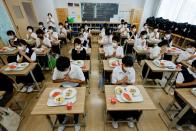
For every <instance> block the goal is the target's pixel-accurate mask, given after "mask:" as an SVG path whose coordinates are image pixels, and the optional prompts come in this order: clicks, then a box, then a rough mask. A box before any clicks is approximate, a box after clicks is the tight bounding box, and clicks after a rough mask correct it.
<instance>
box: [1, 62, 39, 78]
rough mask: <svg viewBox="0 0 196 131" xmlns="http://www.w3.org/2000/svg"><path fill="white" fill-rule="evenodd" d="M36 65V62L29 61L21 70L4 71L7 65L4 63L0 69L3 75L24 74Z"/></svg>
mask: <svg viewBox="0 0 196 131" xmlns="http://www.w3.org/2000/svg"><path fill="white" fill-rule="evenodd" d="M36 65H37V63H29V66H28V67H26V68H25V69H24V70H21V71H5V69H6V68H7V67H8V65H5V66H3V67H2V68H1V69H0V70H2V73H3V74H5V75H14V76H26V75H28V74H29V72H30V71H31V70H33V69H34V68H35V66H36Z"/></svg>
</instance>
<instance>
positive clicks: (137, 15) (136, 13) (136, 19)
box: [130, 9, 143, 28]
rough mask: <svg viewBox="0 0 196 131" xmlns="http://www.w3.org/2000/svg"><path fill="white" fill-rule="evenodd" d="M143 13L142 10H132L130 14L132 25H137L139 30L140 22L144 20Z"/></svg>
mask: <svg viewBox="0 0 196 131" xmlns="http://www.w3.org/2000/svg"><path fill="white" fill-rule="evenodd" d="M142 12H143V10H141V9H132V10H131V13H130V23H131V24H132V25H133V24H134V25H136V27H137V28H139V25H140V20H141V18H142Z"/></svg>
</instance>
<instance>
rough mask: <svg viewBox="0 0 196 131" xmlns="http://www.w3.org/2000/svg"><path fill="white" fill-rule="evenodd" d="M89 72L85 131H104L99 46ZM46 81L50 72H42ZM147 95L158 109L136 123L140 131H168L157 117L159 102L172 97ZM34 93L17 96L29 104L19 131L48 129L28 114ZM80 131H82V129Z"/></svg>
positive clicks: (156, 92)
mask: <svg viewBox="0 0 196 131" xmlns="http://www.w3.org/2000/svg"><path fill="white" fill-rule="evenodd" d="M68 48H70V47H64V48H63V51H62V52H64V54H65V55H68V54H67V52H68V51H67V50H68ZM91 61H92V64H91V66H92V68H91V69H92V71H91V76H90V87H91V94H90V95H87V96H86V97H87V99H86V107H87V108H86V109H87V112H88V114H87V130H88V131H103V130H104V108H105V98H104V93H103V92H102V91H100V89H99V88H98V87H99V86H98V85H99V77H100V74H99V61H98V45H97V43H94V44H92V54H91ZM135 69H136V72H137V82H136V84H141V78H140V76H139V75H140V72H141V70H140V67H139V66H138V64H135ZM45 75H46V78H47V81H51V72H45ZM146 90H147V92H148V93H149V95H150V96H151V98H152V100H153V102H154V104H155V105H156V107H157V110H156V111H144V112H143V115H142V116H141V119H140V121H139V128H140V130H141V131H168V129H167V128H166V126H165V124H164V123H163V121H162V120H161V118H160V117H159V113H160V112H162V110H161V108H160V106H159V102H164V103H169V102H170V101H171V100H172V97H171V96H169V95H166V94H165V93H164V92H163V91H162V89H153V88H146ZM36 95H37V94H36V93H32V94H19V95H18V97H17V98H18V99H20V100H22V101H26V102H28V106H27V109H26V110H25V112H24V114H23V115H24V119H23V121H22V122H21V125H20V128H19V131H50V125H49V123H48V121H47V119H46V118H45V116H32V115H31V114H30V113H31V110H32V108H33V106H34V105H35V103H36V101H37V98H36ZM73 130H74V129H73V128H66V129H65V131H73ZM82 130H83V129H82ZM107 130H108V131H117V130H118V131H135V130H136V129H134V128H133V129H132V128H128V126H127V124H126V123H125V124H120V125H119V129H113V128H112V126H111V124H108V125H107ZM174 131H175V130H174Z"/></svg>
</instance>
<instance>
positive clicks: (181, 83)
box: [174, 60, 196, 131]
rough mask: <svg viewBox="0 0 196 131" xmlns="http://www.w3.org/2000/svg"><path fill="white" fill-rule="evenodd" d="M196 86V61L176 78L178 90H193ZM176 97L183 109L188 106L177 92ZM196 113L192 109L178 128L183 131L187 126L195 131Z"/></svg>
mask: <svg viewBox="0 0 196 131" xmlns="http://www.w3.org/2000/svg"><path fill="white" fill-rule="evenodd" d="M195 86H196V60H194V61H193V62H192V65H191V67H188V68H182V71H181V72H179V73H178V75H177V78H176V88H193V87H195ZM174 97H175V100H176V101H177V103H178V104H179V105H180V107H181V108H184V107H185V106H186V103H185V102H184V100H182V99H181V98H180V97H179V96H178V95H177V94H176V92H174ZM195 120H196V113H194V112H193V110H192V109H189V110H188V111H187V112H186V113H185V114H184V115H183V116H182V118H181V119H180V120H179V121H178V122H177V125H176V128H177V129H178V130H179V131H182V130H183V128H182V127H183V125H187V126H188V127H189V128H190V129H191V130H195V128H194V125H196V121H195Z"/></svg>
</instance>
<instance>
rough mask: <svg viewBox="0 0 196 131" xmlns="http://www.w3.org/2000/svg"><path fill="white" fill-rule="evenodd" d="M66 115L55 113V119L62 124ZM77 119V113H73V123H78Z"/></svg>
mask: <svg viewBox="0 0 196 131" xmlns="http://www.w3.org/2000/svg"><path fill="white" fill-rule="evenodd" d="M65 117H66V115H57V119H58V121H59V123H60V124H63V121H64V119H65ZM78 121H79V114H74V124H78Z"/></svg>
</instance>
